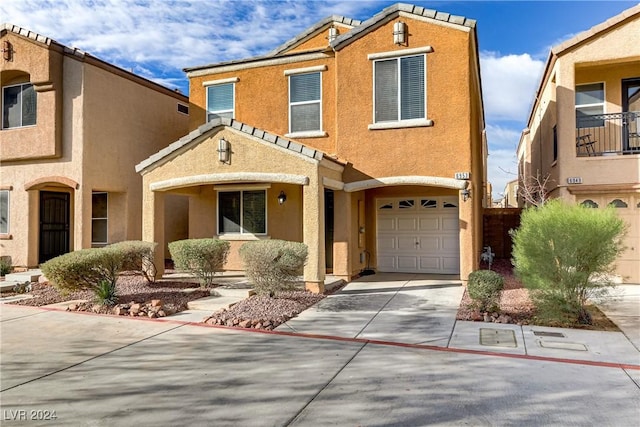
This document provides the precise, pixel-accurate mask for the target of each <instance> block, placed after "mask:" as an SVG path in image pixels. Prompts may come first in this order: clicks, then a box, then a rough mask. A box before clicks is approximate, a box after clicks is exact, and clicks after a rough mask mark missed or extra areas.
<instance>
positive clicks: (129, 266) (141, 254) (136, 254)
mask: <svg viewBox="0 0 640 427" xmlns="http://www.w3.org/2000/svg"><path fill="white" fill-rule="evenodd" d="M156 246H158V244H157V243H155V242H143V241H140V240H126V241H124V242H119V243H114V244H112V245H109V246H108V247H109V248H112V249H116V250H119V251H122V252H123V257H124V260H123V266H122V270H123V271H135V272H136V273H139V274H142V275H143V276H144V278H145V279H146V280H147V282H149V283H154V282H155V281H156V272H157V271H158V270H157V269H156V265H155V263H154V262H153V260H154V255H155V249H156Z"/></svg>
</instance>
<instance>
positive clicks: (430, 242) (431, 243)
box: [418, 236, 440, 251]
mask: <svg viewBox="0 0 640 427" xmlns="http://www.w3.org/2000/svg"><path fill="white" fill-rule="evenodd" d="M418 242H419V243H420V248H419V249H421V250H422V251H437V250H438V249H440V237H438V236H421V237H418Z"/></svg>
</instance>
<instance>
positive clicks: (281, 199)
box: [278, 191, 287, 204]
mask: <svg viewBox="0 0 640 427" xmlns="http://www.w3.org/2000/svg"><path fill="white" fill-rule="evenodd" d="M286 201H287V195H286V194H284V191H280V194H278V203H279V204H283V203H284V202H286Z"/></svg>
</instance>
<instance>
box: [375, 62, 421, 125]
mask: <svg viewBox="0 0 640 427" xmlns="http://www.w3.org/2000/svg"><path fill="white" fill-rule="evenodd" d="M374 83H375V91H374V106H375V122H376V123H379V122H393V121H401V120H412V119H426V114H425V55H416V56H405V57H401V58H392V59H383V60H378V61H375V62H374Z"/></svg>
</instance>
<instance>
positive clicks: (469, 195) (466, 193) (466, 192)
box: [460, 188, 471, 202]
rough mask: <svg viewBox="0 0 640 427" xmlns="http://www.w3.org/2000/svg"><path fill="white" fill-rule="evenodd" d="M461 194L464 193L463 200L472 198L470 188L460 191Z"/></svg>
mask: <svg viewBox="0 0 640 427" xmlns="http://www.w3.org/2000/svg"><path fill="white" fill-rule="evenodd" d="M460 194H462V201H463V202H466V201H467V200H469V199H470V198H471V192H470V191H469V189H468V188H465V189H464V190H462V191H461V192H460Z"/></svg>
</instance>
